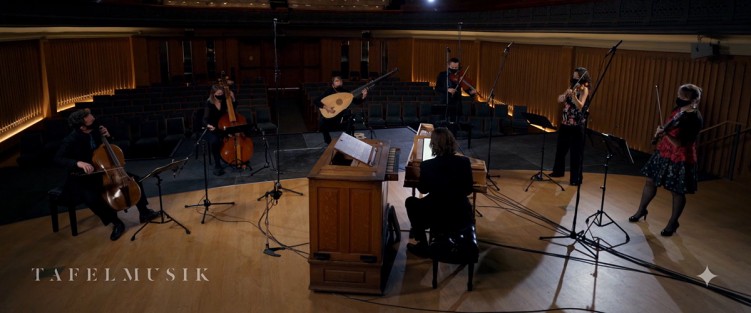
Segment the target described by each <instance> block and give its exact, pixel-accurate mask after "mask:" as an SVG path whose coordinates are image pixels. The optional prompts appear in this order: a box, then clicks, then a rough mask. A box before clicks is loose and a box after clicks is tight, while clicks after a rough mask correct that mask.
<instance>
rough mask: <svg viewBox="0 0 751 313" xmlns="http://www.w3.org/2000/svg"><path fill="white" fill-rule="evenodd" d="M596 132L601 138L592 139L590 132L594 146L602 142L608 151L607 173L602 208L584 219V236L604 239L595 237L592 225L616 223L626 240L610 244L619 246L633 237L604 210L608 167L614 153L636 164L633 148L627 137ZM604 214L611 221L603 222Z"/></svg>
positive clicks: (605, 165)
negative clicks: (630, 147) (630, 148)
mask: <svg viewBox="0 0 751 313" xmlns="http://www.w3.org/2000/svg"><path fill="white" fill-rule="evenodd" d="M595 134H596V136H599V137H600V140H591V139H592V137H591V134H590V141H591V142H592V145H593V146H598V143H601V144H602V146H603V147H604V149H605V151H606V154H605V163H603V164H602V166H603V168H604V172H605V174H604V176H603V178H602V187H600V189H602V198H601V200H600V209H599V210H597V212H595V213H594V214H592V215H590V216H588V217H587V219H586V220H584V222H585V223H587V229H586V230H584V236H586V235H587V234H589V235H590V236H591V237H592V240H596V242H600V241H603V240H602V238H599V237H595V236H594V234H592V232H591V231H590V229H591V227H592V225H596V226H599V227H605V226H608V225H610V224H614V225H615V226H616V227H618V229H620V230H621V232H623V234H624V235H626V241H624V242H622V243H619V244H616V245H610V248H615V247H617V246H620V245H624V244H626V243H628V242H629V241H630V240H631V238H630V237H629V236H628V233H626V231H625V230H624V229H623V228H622V227H621V226H620V225H618V223H616V222H615V221H614V220H613V219H612V218H611V217H610V215H608V213H606V212H605V210H604V207H605V191H606V190H607V187H606V185H607V182H608V167H609V163H610V159H611V158H612V157H613V156H614V155H615V156H618V157H620V158H622V159H624V160H626V161H627V162H629V164H634V158H633V157H631V150H629V148H628V144H627V143H626V140H625V139H622V138H618V137H616V136H613V135H610V134H605V133H602V134H597V133H595ZM603 215H604V216H605V217H606V218H608V220H610V221H608V222H605V223H603V221H602V218H603ZM592 217H594V218H593V219H592V222H591V223H590V222H589V219H590V218H592Z"/></svg>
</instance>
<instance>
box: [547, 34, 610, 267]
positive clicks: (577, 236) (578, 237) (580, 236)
mask: <svg viewBox="0 0 751 313" xmlns="http://www.w3.org/2000/svg"><path fill="white" fill-rule="evenodd" d="M622 42H623V40H621V41H619V42H618V43H617V44H615V46H613V47H612V48H610V50H609V51H608V53H607V54H605V57H606V58H607V57H608V56H610V59H608V63H607V64H605V68H604V69H603V71H602V73H601V74H600V77H599V78H598V79H597V85H595V87H594V88H593V90H592V94H590V95H589V97H587V101H586V102H585V103H584V106H583V107H582V110H581V111H582V114H583V115H584V116H583V118H584V125H583V126H582V127H584V129H585V130H586V129H587V123H588V118H587V117H588V116H589V114H588V112H589V107H590V106H591V105H592V99H594V97H595V94H596V93H597V90H598V89H599V88H600V84H601V83H602V80H603V79H604V78H605V74H606V73H607V72H608V69H609V68H610V64H611V63H612V62H613V58H614V57H615V52H616V49H617V48H618V46H619V45H620V44H621V43H622ZM585 74H589V73H585ZM583 76H584V75H582V77H583ZM583 167H584V145H582V158H581V160H580V164H579V177H580V178H581V177H582V172H583V171H584V170H583ZM582 181H583V179H582ZM582 181H580V182H579V185H578V186H577V187H576V204H575V205H574V219H573V221H572V222H571V230H569V229H566V228H565V227H563V226H560V227H561V228H563V229H565V230H566V231H567V232H568V234H566V235H563V236H547V237H544V236H541V237H540V240H548V239H555V238H570V239H574V240H575V242H579V243H582V246H583V247H584V249H586V250H587V251H589V253H591V254H592V256H593V257H594V258H595V259H597V254H595V253H594V252H592V250H590V249H589V248H588V247H587V245H585V244H584V243H585V242H586V243H592V241H588V240H587V239H586V238H585V237H584V231H580V232H576V216H577V215H578V212H579V202H580V200H581V186H582ZM594 244H595V245H598V244H597V243H594Z"/></svg>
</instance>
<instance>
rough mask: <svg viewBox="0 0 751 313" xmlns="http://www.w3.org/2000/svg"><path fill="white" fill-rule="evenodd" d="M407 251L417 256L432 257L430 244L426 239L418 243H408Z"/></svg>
mask: <svg viewBox="0 0 751 313" xmlns="http://www.w3.org/2000/svg"><path fill="white" fill-rule="evenodd" d="M407 251H409V252H410V253H412V254H414V255H415V256H417V257H421V258H425V259H427V258H429V257H430V251H428V244H427V243H425V242H424V241H420V242H418V243H416V244H414V243H408V244H407Z"/></svg>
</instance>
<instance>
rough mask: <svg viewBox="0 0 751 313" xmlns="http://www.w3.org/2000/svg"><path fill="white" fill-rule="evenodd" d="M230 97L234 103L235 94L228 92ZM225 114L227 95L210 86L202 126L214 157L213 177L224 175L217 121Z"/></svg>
mask: <svg viewBox="0 0 751 313" xmlns="http://www.w3.org/2000/svg"><path fill="white" fill-rule="evenodd" d="M229 96H230V97H232V101H233V102H234V101H235V93H234V92H232V91H231V90H230V95H229ZM225 114H227V95H225V94H224V87H222V86H220V85H213V86H211V92H210V93H209V98H208V99H206V106H205V107H204V111H203V126H204V127H206V128H207V129H208V130H209V131H208V132H207V133H206V141H207V142H208V143H209V147H210V149H211V155H212V156H213V157H214V175H216V176H221V175H224V168H223V167H222V163H221V162H222V161H221V160H222V154H221V151H222V139H223V138H222V135H221V134H219V131H217V128H216V127H217V126H218V125H219V119H220V118H222V116H224V115H225Z"/></svg>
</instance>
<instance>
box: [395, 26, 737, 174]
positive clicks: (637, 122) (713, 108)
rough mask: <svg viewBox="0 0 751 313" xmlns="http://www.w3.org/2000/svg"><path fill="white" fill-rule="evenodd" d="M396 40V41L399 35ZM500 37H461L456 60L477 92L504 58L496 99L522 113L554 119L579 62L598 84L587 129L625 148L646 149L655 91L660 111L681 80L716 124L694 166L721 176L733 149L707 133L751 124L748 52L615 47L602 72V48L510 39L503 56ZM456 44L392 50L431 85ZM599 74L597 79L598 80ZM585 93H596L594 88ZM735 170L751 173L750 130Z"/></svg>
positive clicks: (415, 43)
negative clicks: (713, 54)
mask: <svg viewBox="0 0 751 313" xmlns="http://www.w3.org/2000/svg"><path fill="white" fill-rule="evenodd" d="M400 42H403V41H400ZM506 44H507V43H495V42H463V43H462V49H461V51H462V66H463V67H464V68H467V67H468V66H469V73H468V74H467V75H468V77H471V78H472V79H474V80H475V85H476V86H475V87H476V88H477V90H478V93H479V94H480V95H481V96H482V97H483V98H487V97H488V96H489V93H490V90H491V89H492V88H493V86H492V85H493V81H494V80H495V77H496V74H497V73H498V71H499V69H500V65H501V62H506V64H505V66H504V68H503V71H502V73H501V76H500V79H499V81H498V83H497V85H496V86H495V92H494V93H495V100H496V101H497V102H499V103H505V104H508V105H511V106H520V105H521V106H527V111H528V112H532V113H536V114H540V115H543V116H545V117H547V118H548V119H550V120H551V121H552V122H553V124H554V125H556V126H557V125H558V124H559V122H560V121H559V119H560V110H561V107H560V106H559V105H558V104H557V103H556V98H557V96H558V95H559V94H561V93H562V92H563V91H564V90H565V89H566V88H567V86H568V83H569V78H570V77H571V74H572V72H573V69H574V68H575V67H577V66H583V67H586V68H587V69H588V70H589V72H590V75H591V76H592V78H593V80H595V81H594V84H593V87H595V86H597V90H596V92H595V93H594V98H592V104H591V107H590V119H589V125H588V126H589V128H591V129H593V130H595V131H598V132H604V133H609V134H612V135H614V136H617V137H621V138H623V139H626V141H627V143H628V144H629V146H630V147H631V148H632V149H635V150H638V151H644V152H650V151H652V150H653V149H654V148H653V146H652V145H651V144H650V142H651V139H652V135H653V134H654V131H655V128H656V127H657V125H658V123H659V122H658V120H659V119H658V117H657V116H658V113H657V96H656V92H655V89H656V88H655V85H656V86H657V87H658V88H657V89H659V92H660V98H659V101H660V104H661V109H662V112H663V115H667V114H668V112H669V110H670V109H671V108H672V106H673V105H674V104H675V102H674V101H675V100H674V99H675V97H676V90H677V88H678V87H679V86H680V85H682V84H684V83H694V84H696V85H698V86H700V87H702V88H703V89H704V95H703V97H702V99H703V100H702V101H701V103H700V110H701V111H702V114H703V116H704V120H705V121H704V122H705V128H707V127H711V126H713V125H718V124H723V123H725V122H729V123H727V124H723V126H721V127H717V128H714V129H712V130H710V131H707V132H703V133H702V134H701V137H700V140H701V142H706V143H707V144H703V145H701V149H700V155H701V162H702V163H701V167H702V169H703V170H705V171H707V172H709V173H711V174H715V175H718V176H727V174H728V164H729V163H730V161H731V159H732V157H733V155H732V151H731V149H732V145H731V142H732V138H731V139H726V140H721V141H719V142H717V141H715V140H714V139H716V138H719V137H723V136H725V135H729V134H732V133H733V131H734V129H735V128H734V127H735V125H740V129H741V130H748V128H749V125H750V124H751V112H750V111H751V88H749V86H751V71H750V70H751V68H750V67H749V66H750V65H751V57H748V56H735V57H727V58H724V59H719V60H707V59H699V60H694V59H691V57H690V54H689V53H666V52H651V51H650V52H648V51H629V50H621V51H617V53H616V55H615V57H614V58H613V61H612V63H611V65H610V68H609V69H608V71H607V73H605V75H604V76H603V72H604V70H605V66H606V63H607V59H606V58H605V55H606V54H607V52H608V49H599V48H585V47H571V46H543V45H522V44H514V45H513V46H512V48H511V52H510V54H509V55H508V56H507V57H506V58H505V59H504V58H503V49H504V48H505V46H506ZM457 46H458V44H457V42H456V41H446V40H409V41H408V42H407V43H406V44H403V45H400V48H399V49H397V50H398V51H396V55H397V57H396V58H395V59H397V60H398V62H400V63H401V64H407V63H408V62H407V61H406V60H404V59H405V58H409V59H410V60H411V70H412V73H411V77H412V79H413V80H415V81H429V82H432V83H434V80H435V77H436V75H437V73H438V72H440V71H442V70H443V69H444V67H445V66H444V64H445V59H446V57H445V51H446V47H449V48H450V49H451V51H452V56H457V52H456V51H459V50H458V49H457ZM598 80H599V81H598ZM592 91H595V90H594V88H593V89H592ZM735 157H737V160H736V162H735V168H733V169H730V172H731V173H733V174H734V175H735V176H736V177H737V176H738V175H741V176H748V175H750V174H751V136H749V135H748V134H747V133H744V134H742V135H741V137H740V141H739V146H738V152H737V154H736V155H735Z"/></svg>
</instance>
